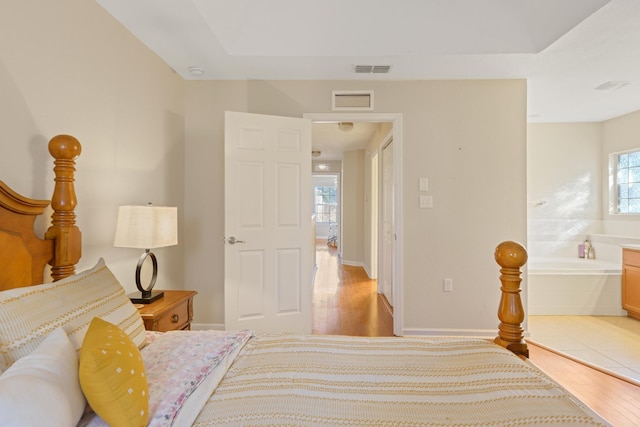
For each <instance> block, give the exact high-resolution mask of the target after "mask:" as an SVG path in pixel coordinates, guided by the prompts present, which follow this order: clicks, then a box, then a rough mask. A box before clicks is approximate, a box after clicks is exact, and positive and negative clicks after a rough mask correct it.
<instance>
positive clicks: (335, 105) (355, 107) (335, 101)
mask: <svg viewBox="0 0 640 427" xmlns="http://www.w3.org/2000/svg"><path fill="white" fill-rule="evenodd" d="M331 110H332V111H373V91H372V90H334V91H333V92H332V95H331Z"/></svg>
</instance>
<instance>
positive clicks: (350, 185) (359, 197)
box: [341, 150, 365, 266]
mask: <svg viewBox="0 0 640 427" xmlns="http://www.w3.org/2000/svg"><path fill="white" fill-rule="evenodd" d="M364 217H365V211H364V150H354V151H345V152H344V154H343V158H342V239H341V243H342V248H341V249H342V250H341V253H342V262H343V264H347V265H356V266H361V265H362V262H363V259H364V252H363V250H364V249H363V248H364Z"/></svg>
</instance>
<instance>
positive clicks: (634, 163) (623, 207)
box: [615, 150, 640, 214]
mask: <svg viewBox="0 0 640 427" xmlns="http://www.w3.org/2000/svg"><path fill="white" fill-rule="evenodd" d="M615 176H616V213H619V214H640V150H636V151H629V152H627V153H621V154H617V155H616V156H615Z"/></svg>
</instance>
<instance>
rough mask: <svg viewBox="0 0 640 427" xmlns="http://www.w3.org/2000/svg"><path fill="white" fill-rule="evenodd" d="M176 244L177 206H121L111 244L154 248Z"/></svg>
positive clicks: (125, 246) (121, 246)
mask: <svg viewBox="0 0 640 427" xmlns="http://www.w3.org/2000/svg"><path fill="white" fill-rule="evenodd" d="M177 244H178V208H176V207H169V206H151V205H149V206H120V207H118V220H117V223H116V236H115V238H114V241H113V246H116V247H120V248H139V249H153V248H161V247H164V246H173V245H177Z"/></svg>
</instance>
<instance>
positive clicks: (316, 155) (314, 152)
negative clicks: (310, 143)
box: [311, 150, 321, 157]
mask: <svg viewBox="0 0 640 427" xmlns="http://www.w3.org/2000/svg"><path fill="white" fill-rule="evenodd" d="M320 154H321V153H320V151H319V150H313V151H312V152H311V157H320Z"/></svg>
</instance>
